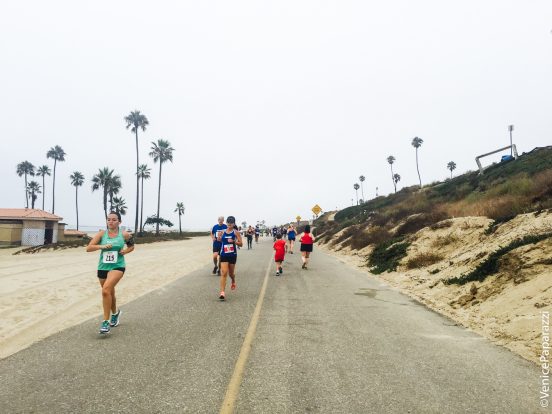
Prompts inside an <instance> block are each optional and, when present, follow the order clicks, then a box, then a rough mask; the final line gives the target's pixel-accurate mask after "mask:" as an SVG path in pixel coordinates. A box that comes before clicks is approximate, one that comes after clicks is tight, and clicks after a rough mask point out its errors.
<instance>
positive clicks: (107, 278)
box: [86, 211, 134, 334]
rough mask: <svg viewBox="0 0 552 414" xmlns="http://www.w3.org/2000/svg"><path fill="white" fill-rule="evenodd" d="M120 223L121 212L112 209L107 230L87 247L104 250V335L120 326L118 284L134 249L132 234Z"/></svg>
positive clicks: (100, 270) (100, 274)
mask: <svg viewBox="0 0 552 414" xmlns="http://www.w3.org/2000/svg"><path fill="white" fill-rule="evenodd" d="M120 224H121V215H120V214H119V213H116V212H113V211H112V212H110V213H109V214H108V215H107V231H106V230H100V231H99V232H98V233H97V234H96V235H95V236H94V237H93V238H92V240H91V241H90V243H89V244H88V246H87V247H86V251H87V252H96V251H98V250H101V254H100V262H99V264H98V280H99V281H100V286H101V287H102V301H103V322H102V324H101V326H100V333H101V334H107V333H109V331H110V330H111V328H112V327H115V326H117V325H119V321H120V316H121V309H119V310H117V301H116V299H115V286H117V283H119V280H121V278H122V277H123V275H124V274H125V267H126V264H125V257H124V256H125V255H127V254H128V253H130V252H132V251H133V250H134V238H133V236H132V235H131V234H130V233H129V232H127V231H122V230H121V229H120V228H119V226H120ZM125 244H126V245H127V247H126V249H125Z"/></svg>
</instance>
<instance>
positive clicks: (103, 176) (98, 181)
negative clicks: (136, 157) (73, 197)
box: [92, 167, 113, 220]
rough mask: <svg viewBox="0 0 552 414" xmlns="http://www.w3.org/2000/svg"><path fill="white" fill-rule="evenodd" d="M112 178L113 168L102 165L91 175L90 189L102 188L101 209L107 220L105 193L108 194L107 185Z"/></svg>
mask: <svg viewBox="0 0 552 414" xmlns="http://www.w3.org/2000/svg"><path fill="white" fill-rule="evenodd" d="M112 178H113V170H110V169H109V168H108V167H104V168H102V169H101V170H98V173H97V174H96V175H94V176H93V177H92V191H96V190H99V189H100V188H102V189H103V209H104V214H105V219H106V220H107V195H108V194H109V186H110V182H111V179H112Z"/></svg>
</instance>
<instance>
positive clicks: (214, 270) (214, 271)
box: [213, 266, 218, 275]
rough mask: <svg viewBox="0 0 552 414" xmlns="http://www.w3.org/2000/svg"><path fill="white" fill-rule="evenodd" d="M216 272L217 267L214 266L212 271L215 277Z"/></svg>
mask: <svg viewBox="0 0 552 414" xmlns="http://www.w3.org/2000/svg"><path fill="white" fill-rule="evenodd" d="M217 270H218V267H217V266H215V267H214V269H213V274H214V275H216V274H217Z"/></svg>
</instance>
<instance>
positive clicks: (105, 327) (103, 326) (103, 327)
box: [100, 321, 111, 335]
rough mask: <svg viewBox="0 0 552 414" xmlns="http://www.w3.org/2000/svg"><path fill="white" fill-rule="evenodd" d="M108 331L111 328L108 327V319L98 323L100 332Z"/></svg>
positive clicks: (105, 332) (106, 332)
mask: <svg viewBox="0 0 552 414" xmlns="http://www.w3.org/2000/svg"><path fill="white" fill-rule="evenodd" d="M110 331H111V328H110V327H109V321H103V322H102V324H101V325H100V333H101V334H102V335H103V334H108V333H109V332H110Z"/></svg>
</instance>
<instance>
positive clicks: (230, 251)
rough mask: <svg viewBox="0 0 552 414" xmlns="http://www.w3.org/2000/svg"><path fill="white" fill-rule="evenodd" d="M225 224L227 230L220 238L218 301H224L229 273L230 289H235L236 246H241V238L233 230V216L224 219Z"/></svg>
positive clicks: (234, 222) (234, 220)
mask: <svg viewBox="0 0 552 414" xmlns="http://www.w3.org/2000/svg"><path fill="white" fill-rule="evenodd" d="M226 224H227V225H228V228H227V229H226V230H225V231H224V232H223V233H222V235H221V236H220V242H221V246H222V247H221V249H220V270H221V275H220V294H219V299H220V300H225V299H226V294H225V293H224V290H225V289H226V277H227V276H228V273H230V279H232V284H231V285H230V289H232V290H235V289H236V273H235V270H236V261H237V259H238V252H237V249H236V246H239V247H241V246H243V243H242V237H241V234H240V233H239V232H237V231H236V230H235V228H234V226H235V225H236V218H235V217H234V216H228V218H227V219H226Z"/></svg>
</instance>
